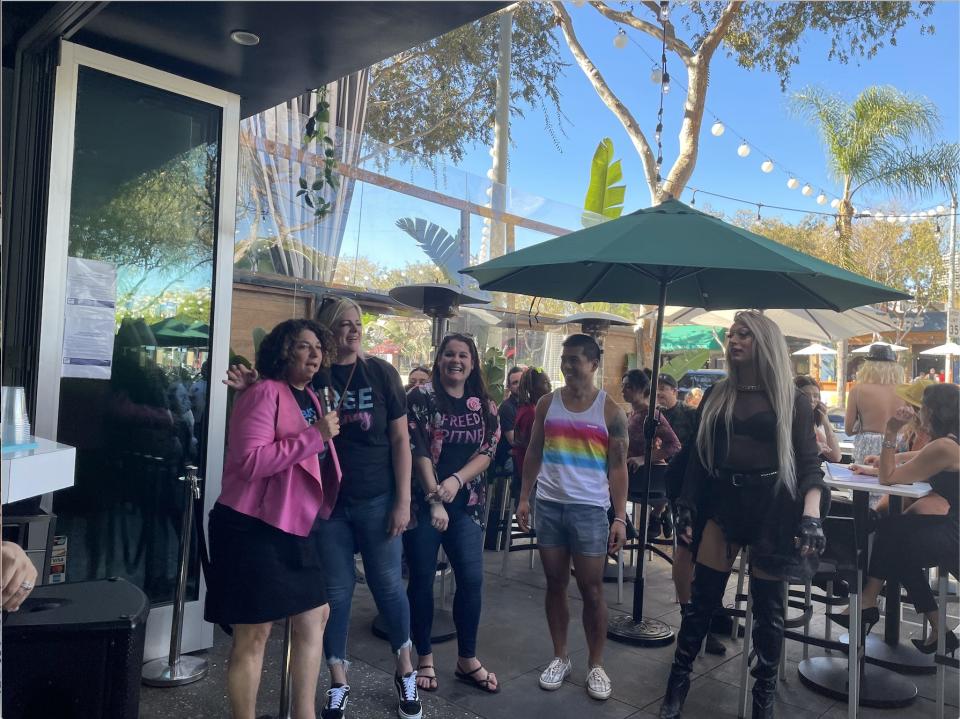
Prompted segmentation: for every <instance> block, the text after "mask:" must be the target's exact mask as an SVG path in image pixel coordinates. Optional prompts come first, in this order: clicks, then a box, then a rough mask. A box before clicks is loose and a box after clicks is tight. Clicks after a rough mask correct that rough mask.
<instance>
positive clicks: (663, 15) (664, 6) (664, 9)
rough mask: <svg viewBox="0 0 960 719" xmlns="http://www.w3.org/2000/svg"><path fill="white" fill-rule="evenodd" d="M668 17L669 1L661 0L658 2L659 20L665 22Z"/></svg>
mask: <svg viewBox="0 0 960 719" xmlns="http://www.w3.org/2000/svg"><path fill="white" fill-rule="evenodd" d="M669 19H670V3H669V2H661V3H660V22H666V21H667V20H669Z"/></svg>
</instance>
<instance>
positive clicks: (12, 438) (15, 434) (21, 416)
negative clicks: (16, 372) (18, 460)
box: [0, 387, 30, 446]
mask: <svg viewBox="0 0 960 719" xmlns="http://www.w3.org/2000/svg"><path fill="white" fill-rule="evenodd" d="M0 410H2V413H0V423H2V425H3V429H2V436H3V445H4V446H11V445H17V444H26V443H27V442H29V441H30V418H29V417H28V416H27V395H26V393H25V392H24V391H23V387H4V388H3V390H2V396H0Z"/></svg>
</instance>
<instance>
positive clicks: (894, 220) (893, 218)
mask: <svg viewBox="0 0 960 719" xmlns="http://www.w3.org/2000/svg"><path fill="white" fill-rule="evenodd" d="M896 221H897V218H896V217H894V216H893V215H888V216H887V222H890V223H893V222H896Z"/></svg>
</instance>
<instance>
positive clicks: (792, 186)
mask: <svg viewBox="0 0 960 719" xmlns="http://www.w3.org/2000/svg"><path fill="white" fill-rule="evenodd" d="M799 184H800V183H799V182H798V181H797V178H796V177H791V178H790V179H789V180H787V187H788V188H789V189H791V190H796V189H797V185H799Z"/></svg>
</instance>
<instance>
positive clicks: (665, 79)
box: [660, 71, 670, 95]
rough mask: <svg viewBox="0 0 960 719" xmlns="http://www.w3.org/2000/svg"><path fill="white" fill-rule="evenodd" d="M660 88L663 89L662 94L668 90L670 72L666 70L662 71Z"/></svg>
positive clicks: (667, 92)
mask: <svg viewBox="0 0 960 719" xmlns="http://www.w3.org/2000/svg"><path fill="white" fill-rule="evenodd" d="M660 89H661V90H662V91H663V94H664V95H667V94H669V92H670V74H669V73H667V72H666V71H664V73H663V84H662V85H661V86H660Z"/></svg>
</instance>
